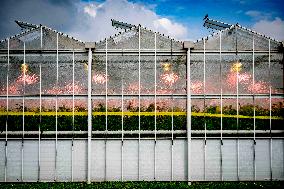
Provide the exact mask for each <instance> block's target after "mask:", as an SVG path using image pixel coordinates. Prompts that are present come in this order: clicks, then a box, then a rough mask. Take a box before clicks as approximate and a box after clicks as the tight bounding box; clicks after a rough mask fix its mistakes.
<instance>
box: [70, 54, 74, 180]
mask: <svg viewBox="0 0 284 189" xmlns="http://www.w3.org/2000/svg"><path fill="white" fill-rule="evenodd" d="M72 80H73V83H72V142H71V181H72V182H73V180H74V179H73V153H74V123H75V104H74V100H75V97H74V96H75V90H74V87H75V53H74V51H73V53H72Z"/></svg>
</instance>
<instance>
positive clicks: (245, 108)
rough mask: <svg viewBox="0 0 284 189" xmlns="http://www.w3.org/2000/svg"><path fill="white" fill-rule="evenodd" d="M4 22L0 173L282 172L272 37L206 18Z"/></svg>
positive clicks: (257, 176)
mask: <svg viewBox="0 0 284 189" xmlns="http://www.w3.org/2000/svg"><path fill="white" fill-rule="evenodd" d="M16 23H17V24H18V25H19V26H20V28H21V29H22V33H20V34H18V35H15V36H12V37H10V38H7V39H4V40H2V41H1V42H0V76H1V77H0V182H30V181H31V182H36V181H42V182H45V181H52V182H54V181H59V182H60V181H87V182H95V181H113V180H117V181H142V180H145V181H189V182H191V181H244V180H251V181H255V180H284V137H283V134H284V129H283V125H284V121H283V120H284V117H283V115H284V109H283V106H284V105H283V97H284V91H283V52H284V51H283V43H282V42H279V41H277V40H275V39H272V38H270V37H267V36H264V35H262V34H259V33H257V32H255V31H252V30H250V29H247V28H245V27H242V26H240V25H239V24H235V25H230V24H226V23H222V22H219V21H216V20H212V19H209V18H206V20H205V26H207V27H213V26H212V25H215V26H218V28H216V27H215V28H214V29H216V30H217V31H216V32H215V33H213V34H212V35H210V36H207V37H204V38H202V39H199V40H197V41H195V42H191V41H178V40H175V39H172V38H170V37H168V36H165V35H163V34H161V33H158V32H155V31H152V30H149V29H147V28H145V27H142V26H140V25H137V26H136V25H131V24H127V23H123V22H119V21H115V20H112V25H113V26H114V27H118V28H120V29H122V30H124V31H122V32H119V33H117V34H115V35H114V36H111V37H109V38H106V39H103V40H101V41H98V42H82V41H80V40H77V39H75V38H73V37H71V36H68V35H66V34H64V33H61V32H58V31H56V30H53V29H51V28H49V27H47V26H43V25H35V24H30V23H26V22H21V21H16Z"/></svg>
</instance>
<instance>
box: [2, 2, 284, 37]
mask: <svg viewBox="0 0 284 189" xmlns="http://www.w3.org/2000/svg"><path fill="white" fill-rule="evenodd" d="M283 7H284V1H281V0H214V1H213V0H202V1H198V0H187V1H186V0H179V1H171V0H143V1H142V0H61V1H58V0H25V1H18V0H2V1H1V2H0V17H1V20H0V28H1V30H0V38H4V37H8V36H11V35H14V34H16V33H19V29H18V28H17V26H16V25H15V24H14V20H23V21H27V22H31V23H35V24H43V25H47V26H49V27H51V28H54V29H57V30H59V31H62V32H65V33H67V34H70V35H73V36H75V37H77V38H79V39H82V40H84V41H97V40H100V39H103V38H105V37H108V36H110V35H113V34H114V33H117V31H116V30H114V29H113V28H112V27H111V24H110V19H111V18H114V19H117V20H121V21H124V22H128V23H131V24H141V25H143V26H146V27H148V28H150V29H153V30H155V31H159V32H161V33H164V34H166V35H169V36H171V37H173V38H176V39H180V40H196V39H198V38H201V37H204V36H206V35H208V34H210V31H209V30H207V29H206V28H204V27H203V18H204V16H205V15H206V14H209V18H212V19H216V20H220V21H223V22H227V23H231V24H235V23H239V24H241V25H242V26H245V27H248V28H251V29H253V30H256V31H257V32H260V33H263V34H266V35H268V36H271V37H274V38H276V39H278V40H284V8H283Z"/></svg>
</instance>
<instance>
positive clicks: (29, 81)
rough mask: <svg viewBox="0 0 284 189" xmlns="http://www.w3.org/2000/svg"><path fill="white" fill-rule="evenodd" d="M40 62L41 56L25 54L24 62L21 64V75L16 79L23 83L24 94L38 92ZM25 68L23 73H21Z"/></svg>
mask: <svg viewBox="0 0 284 189" xmlns="http://www.w3.org/2000/svg"><path fill="white" fill-rule="evenodd" d="M40 63H41V56H32V55H29V54H26V64H25V65H23V64H22V65H21V76H19V77H18V80H19V81H20V82H21V84H22V85H24V83H25V94H26V95H35V94H39V92H40V88H39V86H40V83H39V81H40V74H39V70H40ZM24 69H25V75H24V73H23V71H24Z"/></svg>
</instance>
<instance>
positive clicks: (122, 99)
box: [121, 64, 124, 181]
mask: <svg viewBox="0 0 284 189" xmlns="http://www.w3.org/2000/svg"><path fill="white" fill-rule="evenodd" d="M123 65H124V64H123ZM123 65H122V66H123ZM122 70H123V69H122ZM123 79H124V76H123V75H122V81H121V181H123V171H124V170H123V151H124V150H123V135H124V133H123V131H124V128H123V111H124V110H123V109H124V107H123V101H124V98H123Z"/></svg>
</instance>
